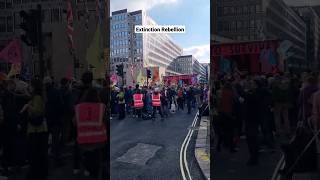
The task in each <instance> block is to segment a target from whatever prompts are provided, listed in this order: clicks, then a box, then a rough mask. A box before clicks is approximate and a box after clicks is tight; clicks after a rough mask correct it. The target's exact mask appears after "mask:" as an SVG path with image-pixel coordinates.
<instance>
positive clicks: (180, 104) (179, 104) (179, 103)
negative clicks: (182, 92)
mask: <svg viewBox="0 0 320 180" xmlns="http://www.w3.org/2000/svg"><path fill="white" fill-rule="evenodd" d="M183 104H184V102H183V99H182V98H181V97H179V98H178V109H182V110H183Z"/></svg>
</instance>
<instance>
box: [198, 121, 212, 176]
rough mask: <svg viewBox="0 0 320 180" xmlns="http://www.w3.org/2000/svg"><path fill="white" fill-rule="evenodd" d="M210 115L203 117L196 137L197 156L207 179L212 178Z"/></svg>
mask: <svg viewBox="0 0 320 180" xmlns="http://www.w3.org/2000/svg"><path fill="white" fill-rule="evenodd" d="M209 124H210V122H209V117H208V116H204V117H201V121H200V126H199V131H198V135H197V139H196V147H195V152H194V153H195V156H196V160H197V162H198V164H199V166H200V169H201V172H202V174H203V176H204V177H205V178H206V179H210V135H209V134H208V130H209V129H210V126H209Z"/></svg>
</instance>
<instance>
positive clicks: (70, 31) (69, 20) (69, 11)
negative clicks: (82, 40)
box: [67, 1, 74, 53]
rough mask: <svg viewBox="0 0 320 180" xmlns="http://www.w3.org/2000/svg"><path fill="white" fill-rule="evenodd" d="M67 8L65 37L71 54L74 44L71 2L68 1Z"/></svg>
mask: <svg viewBox="0 0 320 180" xmlns="http://www.w3.org/2000/svg"><path fill="white" fill-rule="evenodd" d="M67 5H68V7H67V37H68V40H69V44H68V47H69V48H70V49H71V50H70V52H71V53H72V52H73V50H74V43H73V13H72V6H71V2H70V1H68V4H67Z"/></svg>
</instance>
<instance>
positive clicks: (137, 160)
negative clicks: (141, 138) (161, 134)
mask: <svg viewBox="0 0 320 180" xmlns="http://www.w3.org/2000/svg"><path fill="white" fill-rule="evenodd" d="M159 149H161V146H156V145H152V144H144V143H138V144H137V145H136V146H135V147H133V148H130V149H129V150H128V151H127V152H126V153H125V154H124V155H122V156H120V157H118V158H117V161H119V162H125V163H130V164H137V165H141V166H144V165H146V163H147V161H148V160H149V159H151V158H152V157H153V156H154V155H155V154H156V152H157V151H158V150H159Z"/></svg>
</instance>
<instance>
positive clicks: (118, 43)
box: [111, 39, 130, 48]
mask: <svg viewBox="0 0 320 180" xmlns="http://www.w3.org/2000/svg"><path fill="white" fill-rule="evenodd" d="M129 44H130V40H128V39H125V40H112V41H111V48H113V47H116V46H127V45H129Z"/></svg>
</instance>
